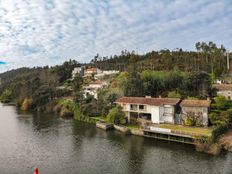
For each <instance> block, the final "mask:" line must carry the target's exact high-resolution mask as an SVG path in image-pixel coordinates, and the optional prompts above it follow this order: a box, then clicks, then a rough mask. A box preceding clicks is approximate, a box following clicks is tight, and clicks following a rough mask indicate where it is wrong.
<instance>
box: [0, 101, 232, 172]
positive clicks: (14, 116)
mask: <svg viewBox="0 0 232 174" xmlns="http://www.w3.org/2000/svg"><path fill="white" fill-rule="evenodd" d="M35 166H38V167H39V168H40V171H41V174H55V173H56V174H78V173H80V174H85V173H90V174H91V173H99V174H104V173H107V174H110V173H125V174H130V173H131V174H135V173H147V174H149V173H154V174H160V173H162V174H166V173H168V174H181V173H187V174H191V173H203V174H220V173H225V174H231V173H232V153H224V154H221V155H219V156H210V155H206V154H202V153H198V152H195V150H194V148H193V147H192V146H189V145H182V144H176V143H169V142H164V141H158V140H155V139H148V138H143V137H137V136H126V135H123V134H121V133H119V132H116V131H112V132H105V131H103V130H99V129H96V128H95V126H93V125H89V124H85V123H82V122H77V121H74V120H72V119H69V120H67V119H61V118H59V117H58V116H56V115H53V114H52V115H49V114H38V113H37V114H22V113H18V112H17V110H16V109H15V107H14V106H3V105H1V104H0V174H11V173H12V174H17V173H19V174H32V173H33V168H34V167H35Z"/></svg>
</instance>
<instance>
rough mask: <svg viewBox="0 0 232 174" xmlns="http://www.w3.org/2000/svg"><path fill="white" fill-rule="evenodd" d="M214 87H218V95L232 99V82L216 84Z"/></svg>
mask: <svg viewBox="0 0 232 174" xmlns="http://www.w3.org/2000/svg"><path fill="white" fill-rule="evenodd" d="M213 87H214V88H216V89H217V95H221V96H224V97H226V99H228V100H232V84H214V85H213Z"/></svg>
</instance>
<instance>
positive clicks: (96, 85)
mask: <svg viewBox="0 0 232 174" xmlns="http://www.w3.org/2000/svg"><path fill="white" fill-rule="evenodd" d="M106 85H107V83H106V82H102V81H94V82H91V83H89V84H88V85H87V86H84V97H87V96H88V95H92V96H94V98H96V99H97V98H98V96H97V91H98V90H99V89H102V88H103V87H105V86H106Z"/></svg>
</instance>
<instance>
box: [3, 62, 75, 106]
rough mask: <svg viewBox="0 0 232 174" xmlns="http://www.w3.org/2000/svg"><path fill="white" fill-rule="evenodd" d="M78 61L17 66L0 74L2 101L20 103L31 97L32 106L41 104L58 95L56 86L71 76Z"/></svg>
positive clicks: (59, 93)
mask: <svg viewBox="0 0 232 174" xmlns="http://www.w3.org/2000/svg"><path fill="white" fill-rule="evenodd" d="M78 65H79V63H78V62H77V61H75V60H70V61H67V62H64V63H63V64H62V65H57V66H54V67H48V66H46V67H34V68H19V69H16V70H11V71H8V72H5V73H2V74H0V78H1V84H0V94H1V95H0V96H1V101H2V102H14V103H17V104H19V105H20V104H21V103H22V102H23V100H24V99H25V98H28V99H32V98H33V101H32V105H33V106H34V107H37V106H38V107H39V106H43V105H44V104H45V103H47V102H48V101H49V100H52V99H53V98H57V97H59V96H60V95H62V94H61V92H60V91H59V89H57V88H56V87H57V86H59V85H62V84H64V83H65V82H66V80H67V79H69V78H71V72H72V70H73V68H74V67H76V66H78Z"/></svg>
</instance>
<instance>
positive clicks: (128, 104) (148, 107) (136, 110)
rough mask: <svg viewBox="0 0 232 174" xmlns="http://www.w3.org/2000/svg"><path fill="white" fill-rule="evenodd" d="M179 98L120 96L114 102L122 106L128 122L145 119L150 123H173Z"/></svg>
mask: <svg viewBox="0 0 232 174" xmlns="http://www.w3.org/2000/svg"><path fill="white" fill-rule="evenodd" d="M179 102H180V99H174V98H151V97H122V98H120V99H118V100H116V102H115V103H116V104H117V105H120V106H122V108H123V111H124V112H125V114H126V116H127V118H128V122H137V120H138V119H145V120H147V121H150V122H151V123H156V124H159V123H171V124H175V113H176V112H177V110H178V103H179Z"/></svg>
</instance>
